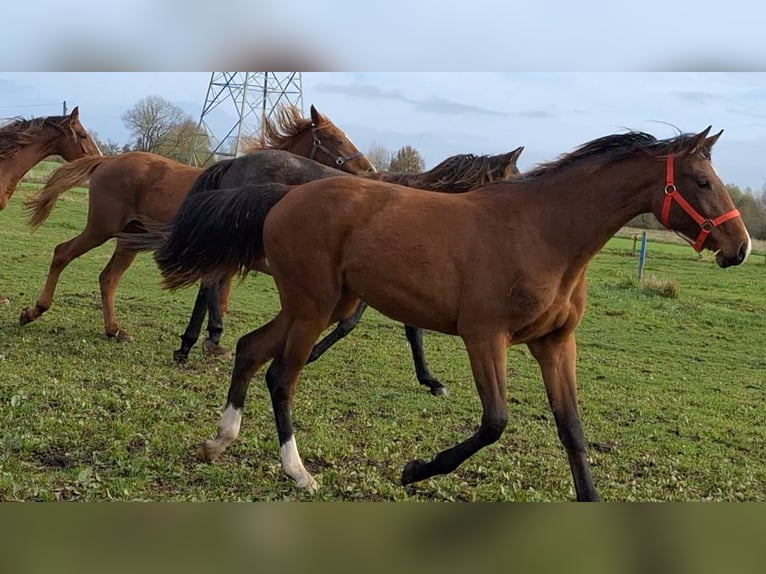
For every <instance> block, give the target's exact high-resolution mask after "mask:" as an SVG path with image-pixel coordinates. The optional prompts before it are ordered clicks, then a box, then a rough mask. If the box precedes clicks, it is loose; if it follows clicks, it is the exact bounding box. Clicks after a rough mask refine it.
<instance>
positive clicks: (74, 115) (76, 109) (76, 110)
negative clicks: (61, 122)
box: [69, 106, 80, 120]
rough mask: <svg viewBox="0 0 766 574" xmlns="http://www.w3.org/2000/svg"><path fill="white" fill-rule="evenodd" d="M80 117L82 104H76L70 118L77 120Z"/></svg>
mask: <svg viewBox="0 0 766 574" xmlns="http://www.w3.org/2000/svg"><path fill="white" fill-rule="evenodd" d="M79 117H80V106H75V107H74V109H73V110H72V113H71V114H69V119H70V120H76V119H77V118H79Z"/></svg>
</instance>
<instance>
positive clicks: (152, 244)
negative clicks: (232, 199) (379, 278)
mask: <svg viewBox="0 0 766 574" xmlns="http://www.w3.org/2000/svg"><path fill="white" fill-rule="evenodd" d="M523 150H524V148H523V147H519V148H517V149H515V150H513V151H511V152H508V153H505V154H499V155H493V156H475V155H472V154H460V155H455V156H451V157H449V158H447V159H446V160H444V161H442V162H441V163H440V164H438V165H437V166H436V167H434V168H433V169H431V170H429V171H427V172H423V173H418V174H405V173H386V172H384V173H374V174H370V175H365V177H369V178H372V179H378V180H383V181H389V182H396V183H403V184H406V185H408V186H410V187H414V188H418V189H423V190H428V191H437V192H450V193H457V192H463V191H468V190H470V189H474V188H477V187H480V186H482V185H485V184H487V183H489V182H491V181H500V180H505V179H511V178H513V177H516V176H517V175H518V174H519V170H518V168H517V167H516V162H517V161H518V158H519V156H520V155H521V152H522V151H523ZM286 162H287V160H286V159H285V158H283V157H279V156H278V155H276V154H275V152H271V153H270V154H265V153H260V154H251V155H248V156H244V157H241V158H237V159H232V160H227V161H224V162H220V163H218V164H216V165H214V166H213V167H211V168H208V169H207V170H206V171H205V172H204V173H203V174H202V175H200V177H199V178H197V181H196V182H195V183H194V186H193V188H192V190H191V192H189V195H188V196H187V197H186V199H185V200H184V202H183V203H182V205H181V207H180V208H179V210H178V213H177V214H176V216H175V218H174V219H173V221H172V222H170V223H168V224H165V225H157V224H155V223H153V222H144V223H145V225H146V226H147V227H149V228H151V231H148V232H147V233H143V234H130V235H128V234H126V235H124V236H121V237H120V239H119V241H121V242H122V241H125V242H126V246H128V247H129V248H130V249H131V250H142V251H156V253H155V258H156V259H157V261H158V262H160V264H161V265H164V266H171V267H173V266H174V267H177V268H179V269H180V268H183V269H184V273H185V275H186V276H193V277H194V279H193V281H192V282H195V281H196V276H195V275H194V271H195V269H194V266H195V261H199V262H203V263H202V265H205V264H206V263H204V262H207V261H214V260H215V261H218V260H221V259H222V258H225V257H226V255H227V251H226V249H221V245H226V244H234V243H236V241H237V239H238V238H237V234H238V232H239V231H245V232H246V231H247V229H246V228H240V229H231V228H229V226H228V223H227V222H225V221H223V220H222V223H223V224H224V225H222V226H218V225H217V224H218V220H217V215H216V204H217V202H218V200H219V198H217V197H215V195H216V194H217V193H218V190H219V189H220V188H229V187H233V186H236V185H242V184H243V183H248V184H253V183H267V182H273V181H274V178H271V177H267V176H266V175H267V174H270V173H271V172H272V171H273V167H272V166H273V165H278V166H280V167H286ZM289 164H290V168H289V172H290V176H291V178H292V180H293V182H292V183H305V182H308V181H311V180H316V179H321V178H327V177H334V176H338V175H342V174H341V172H339V171H337V170H334V169H330V168H326V167H323V166H318V165H316V164H315V163H314V162H310V161H307V160H304V159H302V158H297V157H296V158H291V159H290V160H289ZM299 180H302V181H299ZM282 183H289V182H284V180H283V181H282ZM245 189H250V188H245ZM192 229H204V230H205V233H198V234H197V233H194V232H192ZM212 234H215V235H216V236H217V237H218V238H220V240H219V241H213V240H211V235H212ZM229 234H233V235H231V236H229ZM176 238H180V243H178V242H176ZM234 254H235V256H237V255H239V253H238V251H237V249H236V248H235V252H234ZM254 268H257V269H261V270H263V271H268V270H267V269H265V266H264V265H262V262H256V263H255V267H254ZM237 270H238V268H237V266H236V265H235V266H234V267H233V268H232V274H233V273H236V271H237ZM221 284H230V277H227V278H225V279H224V280H223V281H222V282H214V283H213V284H203V286H202V287H201V288H200V290H199V293H198V295H197V300H196V302H195V305H194V309H193V311H192V315H191V318H190V319H189V324H188V326H187V328H186V331H185V332H184V334H183V335H182V336H181V348H180V349H178V350H176V351H175V352H174V353H173V357H174V359H175V360H176V361H177V362H184V361H186V359H187V358H188V355H189V351H190V350H191V348H192V347H193V346H194V344H195V343H196V342H197V339H198V338H199V333H200V330H201V327H202V321H203V320H204V316H205V312H206V311H208V312H209V318H208V333H209V335H210V338H208V339H207V340H206V341H205V342H204V347H203V349H205V351H206V352H214V353H223V352H225V350H224V349H223V348H222V347H220V345H219V342H220V336H221V333H222V332H223V320H222V315H223V313H222V310H221V309H220V306H219V305H218V301H220V300H221V299H222V297H221V296H220V293H219V290H220V288H221ZM365 308H366V306H365V305H363V304H360V306H359V309H358V310H357V312H356V313H355V314H354V315H353V317H351V318H349V319H346V320H344V321H342V322H341V323H340V324H339V326H338V328H336V329H335V331H333V332H332V333H331V334H330V335H328V336H327V337H326V338H325V339H323V340H322V342H321V343H320V345H317V350H316V353H315V354H314V355H312V359H311V360H315V359H316V358H318V357H319V356H320V355H321V354H322V353H323V352H324V351H325V350H327V348H329V347H330V346H331V345H332V344H334V343H335V342H337V341H338V340H340V339H341V338H343V337H344V336H346V335H347V334H348V333H349V332H350V331H351V330H352V329H353V328H354V327H355V326H356V324H357V323H358V322H359V319H360V318H361V315H362V313H363V312H364V309H365ZM405 333H406V335H407V340H408V342H409V344H410V348H411V351H412V357H413V362H414V364H415V373H416V376H417V379H418V382H420V383H421V384H422V385H425V386H427V387H428V388H429V389H430V390H431V393H432V394H434V395H446V394H447V389H446V387H444V385H443V384H442V383H441V382H440V381H438V380H437V379H435V378H434V377H433V375H431V372H430V371H429V369H428V365H427V364H426V360H425V355H424V352H423V333H422V330H421V329H418V328H415V327H410V326H405Z"/></svg>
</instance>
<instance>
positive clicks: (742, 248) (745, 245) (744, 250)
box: [715, 241, 750, 269]
mask: <svg viewBox="0 0 766 574" xmlns="http://www.w3.org/2000/svg"><path fill="white" fill-rule="evenodd" d="M749 253H750V243H749V242H748V241H743V242H742V243H740V245H739V249H737V253H736V254H735V255H734V256H733V257H727V256H725V255H724V254H723V252H722V251H719V252H718V253H717V254H716V256H715V261H716V263H718V266H719V267H721V268H722V269H725V268H726V267H733V266H734V265H741V264H742V263H744V261H745V259H747V256H748V254H749Z"/></svg>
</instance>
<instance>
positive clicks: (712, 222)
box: [660, 155, 740, 252]
mask: <svg viewBox="0 0 766 574" xmlns="http://www.w3.org/2000/svg"><path fill="white" fill-rule="evenodd" d="M673 201H675V202H676V203H677V204H678V205H679V206H680V207H681V209H683V210H684V211H685V212H686V213H687V215H688V216H689V217H691V218H692V219H693V220H694V221H695V222H696V223H697V225H699V226H700V234H699V235H698V236H697V240H696V241H694V242H692V241H691V240H690V239H688V238H686V237H684V239H686V240H687V241H688V242H689V243H690V244H691V246H692V247H693V248H694V251H697V252H700V251H702V246H703V245H704V244H705V240H706V239H707V236H708V235H710V232H711V231H713V230H714V229H715V228H716V227H718V226H719V225H721V224H722V223H724V222H726V221H729V220H730V219H734V218H735V217H740V214H739V210H738V209H732V210H731V211H728V212H726V213H724V214H723V215H719V216H718V217H716V218H715V219H706V218H705V217H702V216H701V215H700V214H699V213H698V212H697V210H696V209H694V208H693V207H692V206H691V205H689V202H687V201H686V200H685V199H684V198H683V197H681V194H680V193H679V192H678V190H677V189H676V185H675V184H674V183H673V156H672V155H669V156H668V166H667V175H666V184H665V202H664V203H663V204H662V218H661V219H660V221H661V222H662V225H664V226H665V227H667V228H668V229H670V206H671V204H672V203H673Z"/></svg>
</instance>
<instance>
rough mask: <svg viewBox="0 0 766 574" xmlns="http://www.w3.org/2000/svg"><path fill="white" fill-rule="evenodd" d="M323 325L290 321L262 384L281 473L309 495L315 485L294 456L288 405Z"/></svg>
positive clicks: (301, 463) (309, 321)
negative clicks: (273, 426)
mask: <svg viewBox="0 0 766 574" xmlns="http://www.w3.org/2000/svg"><path fill="white" fill-rule="evenodd" d="M325 326H326V323H325V322H323V321H321V320H319V321H318V320H317V319H316V318H314V319H301V320H295V321H293V322H292V324H291V325H290V327H289V329H288V331H287V336H286V337H285V342H284V347H283V349H282V352H281V353H280V354H279V355H278V356H277V357H276V358H275V359H274V361H273V362H272V363H271V366H270V367H269V370H268V371H267V373H266V384H267V386H268V388H269V394H270V395H271V406H272V409H273V411H274V419H275V422H276V425H277V436H278V437H279V452H280V455H281V459H282V470H283V471H284V472H285V474H287V475H288V476H289V477H290V478H292V479H293V480H294V481H295V484H296V486H297V487H298V488H305V489H307V490H309V491H310V492H314V491H316V490H317V489H318V488H319V485H318V484H317V482H316V480H314V477H313V476H311V474H309V472H308V471H307V470H306V467H305V466H304V465H303V461H302V460H301V457H300V455H299V454H298V446H297V444H296V441H295V435H294V432H293V421H292V415H291V412H290V406H291V404H292V401H293V397H294V396H295V390H296V388H297V386H298V375H299V374H300V372H301V369H302V368H303V366H304V365H305V363H306V359H308V356H309V353H310V352H311V349H312V347H313V345H314V343H315V342H316V340H317V339H318V338H319V335H321V334H322V331H323V330H324V328H325Z"/></svg>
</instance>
